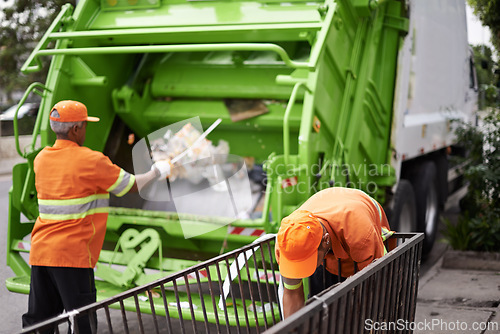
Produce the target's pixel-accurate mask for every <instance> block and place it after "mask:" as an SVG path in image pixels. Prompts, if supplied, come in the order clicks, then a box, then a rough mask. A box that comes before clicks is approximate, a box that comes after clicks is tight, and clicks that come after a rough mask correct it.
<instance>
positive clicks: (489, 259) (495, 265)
mask: <svg viewBox="0 0 500 334" xmlns="http://www.w3.org/2000/svg"><path fill="white" fill-rule="evenodd" d="M442 267H443V268H445V269H463V270H480V271H500V253H488V252H474V251H456V250H448V251H447V252H445V253H444V256H443V258H442Z"/></svg>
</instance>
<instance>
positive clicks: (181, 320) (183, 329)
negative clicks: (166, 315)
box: [172, 279, 186, 333]
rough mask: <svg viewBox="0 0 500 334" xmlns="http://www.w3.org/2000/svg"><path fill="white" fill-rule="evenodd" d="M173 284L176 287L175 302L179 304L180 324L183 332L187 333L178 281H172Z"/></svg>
mask: <svg viewBox="0 0 500 334" xmlns="http://www.w3.org/2000/svg"><path fill="white" fill-rule="evenodd" d="M172 283H173V285H174V293H175V301H176V303H177V312H178V313H179V322H180V325H181V332H182V333H186V329H185V328H184V319H183V317H182V309H181V301H180V300H179V291H178V289H177V281H176V280H175V279H174V280H173V281H172Z"/></svg>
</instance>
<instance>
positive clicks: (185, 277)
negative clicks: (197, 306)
mask: <svg viewBox="0 0 500 334" xmlns="http://www.w3.org/2000/svg"><path fill="white" fill-rule="evenodd" d="M184 282H185V283H186V292H187V296H188V300H189V311H190V312H191V324H192V325H193V331H194V333H198V329H197V328H196V321H195V316H194V308H193V300H192V299H191V289H190V288H189V280H188V278H187V276H186V275H184Z"/></svg>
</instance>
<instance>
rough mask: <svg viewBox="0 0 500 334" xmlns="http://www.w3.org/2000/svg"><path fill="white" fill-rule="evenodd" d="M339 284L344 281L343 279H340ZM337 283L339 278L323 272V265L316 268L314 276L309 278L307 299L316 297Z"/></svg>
mask: <svg viewBox="0 0 500 334" xmlns="http://www.w3.org/2000/svg"><path fill="white" fill-rule="evenodd" d="M340 281H341V282H343V281H345V277H342V278H341V279H340ZM338 282H339V277H338V276H337V275H334V274H332V273H331V272H329V271H328V270H325V267H324V265H321V266H319V267H318V268H316V271H315V272H314V274H312V275H311V276H309V297H308V298H311V297H312V296H315V295H317V294H318V293H320V292H321V291H323V290H325V289H327V288H329V287H331V286H332V285H334V284H337V283H338Z"/></svg>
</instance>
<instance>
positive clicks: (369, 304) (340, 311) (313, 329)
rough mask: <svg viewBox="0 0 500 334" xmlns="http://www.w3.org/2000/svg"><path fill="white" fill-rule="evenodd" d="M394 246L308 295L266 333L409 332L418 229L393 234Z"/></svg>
mask: <svg viewBox="0 0 500 334" xmlns="http://www.w3.org/2000/svg"><path fill="white" fill-rule="evenodd" d="M392 238H397V240H398V246H397V247H396V248H395V249H393V250H392V251H391V252H389V253H388V254H387V255H385V256H383V257H382V258H380V259H377V260H376V261H375V262H373V263H372V264H370V265H369V266H367V267H366V268H364V269H363V270H360V271H359V272H357V273H356V274H354V275H353V276H351V277H349V278H347V279H346V280H345V281H344V282H342V283H340V284H336V285H334V286H332V287H331V288H329V289H326V290H324V291H323V292H322V293H320V294H319V295H317V296H315V297H313V298H311V299H309V300H308V302H307V303H306V306H304V307H303V308H302V309H300V310H299V311H297V312H296V313H294V314H292V315H291V316H290V317H288V318H287V319H285V320H284V321H282V322H280V323H279V324H277V325H276V326H273V327H272V328H270V329H269V330H268V331H266V333H280V334H282V333H332V334H334V333H341V334H348V333H353V334H359V333H376V332H378V331H379V330H380V329H384V330H383V332H384V333H412V332H413V328H414V320H415V310H416V303H417V292H418V277H419V270H420V259H421V254H422V242H423V239H424V235H423V234H422V233H396V234H395V235H393V237H392Z"/></svg>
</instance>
